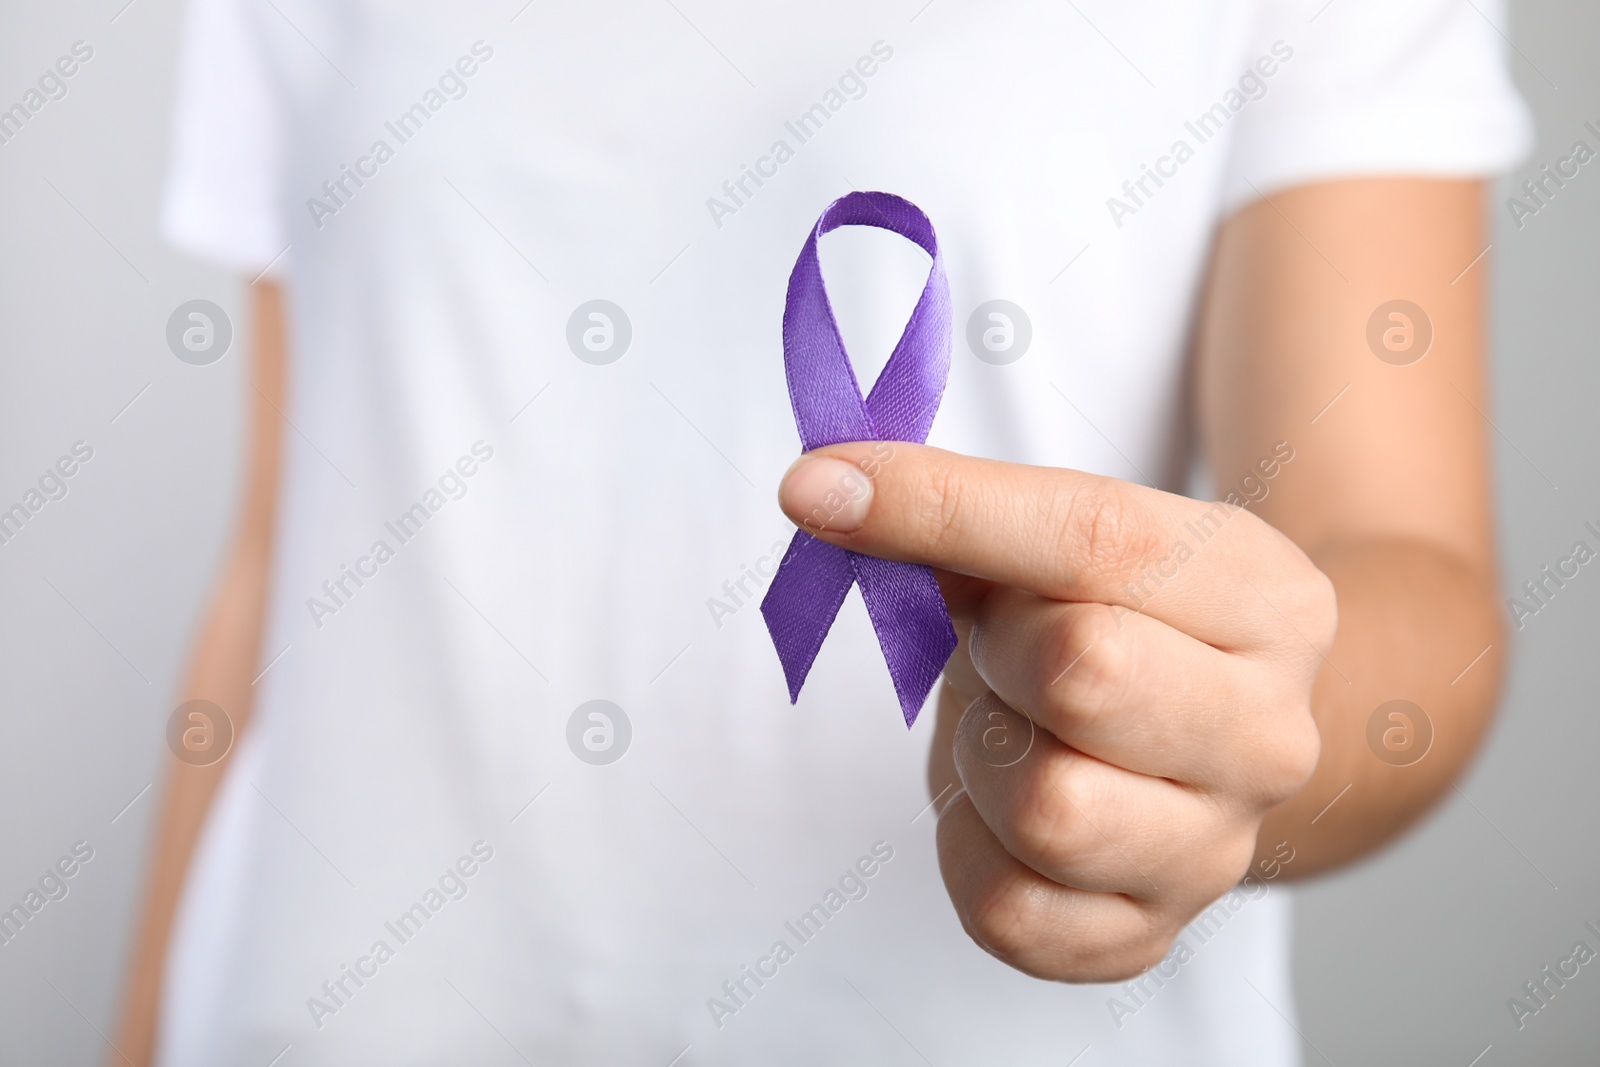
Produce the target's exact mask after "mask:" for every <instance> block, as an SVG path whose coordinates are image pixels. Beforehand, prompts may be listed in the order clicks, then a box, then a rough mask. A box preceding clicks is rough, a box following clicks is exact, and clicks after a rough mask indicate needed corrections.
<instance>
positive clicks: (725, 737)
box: [162, 0, 1529, 1067]
mask: <svg viewBox="0 0 1600 1067" xmlns="http://www.w3.org/2000/svg"><path fill="white" fill-rule="evenodd" d="M519 6H520V0H505V2H499V3H494V4H490V3H480V2H476V0H472V2H465V3H454V4H450V5H425V4H421V3H416V2H409V3H408V2H398V0H384V2H382V3H379V2H376V0H372V2H359V0H274V2H273V3H271V4H268V3H266V2H264V0H191V7H192V11H191V18H190V23H189V32H188V38H187V46H186V51H185V57H186V58H185V60H184V66H183V71H182V78H181V83H180V84H181V87H180V92H179V99H178V121H177V127H176V133H175V139H174V149H173V158H174V167H173V171H172V176H171V182H170V185H169V188H168V195H167V199H166V204H165V210H164V216H165V225H166V229H167V232H168V233H169V235H170V237H171V239H172V240H173V241H174V242H176V243H177V244H178V245H179V246H181V247H184V248H186V249H189V250H191V251H193V252H195V253H197V254H200V255H202V256H206V257H210V258H213V259H216V260H219V261H221V262H223V263H227V264H232V265H235V266H237V267H239V268H240V269H242V270H244V271H246V272H248V273H249V274H250V275H254V274H255V273H256V272H258V271H260V270H261V269H263V268H264V267H267V266H268V264H271V269H272V271H273V272H274V274H275V275H276V276H277V277H279V278H280V280H281V281H282V282H283V284H284V285H285V286H286V288H287V292H288V294H289V308H290V337H291V342H290V348H291V352H292V371H291V375H290V382H291V386H290V391H291V397H290V400H289V404H288V406H287V409H286V415H287V417H288V418H289V419H290V420H291V421H292V425H293V429H292V430H291V431H289V432H287V433H286V435H285V440H286V445H285V448H286V466H285V470H284V483H283V490H282V492H283V497H282V508H281V512H280V518H279V524H278V530H277V546H278V548H277V558H276V561H275V570H274V573H273V602H272V608H271V617H270V622H269V636H268V638H267V641H266V645H265V647H264V648H263V659H262V662H263V663H267V662H269V661H270V662H271V666H270V668H269V669H268V670H267V671H266V673H265V674H264V676H263V677H262V678H261V680H260V682H259V683H258V684H257V685H256V692H257V694H258V695H257V706H256V712H255V719H254V720H253V721H252V723H251V726H250V729H249V731H248V732H247V734H246V736H245V737H244V738H243V739H242V741H241V744H240V751H239V752H238V753H237V760H236V762H235V763H234V765H233V766H232V768H231V770H230V772H229V774H228V777H227V780H226V784H225V785H224V787H223V789H222V791H221V793H220V795H219V798H218V801H217V804H216V807H215V810H214V812H213V814H212V817H211V819H210V822H209V824H208V826H207V829H206V831H205V834H204V838H203V841H202V844H201V847H200V851H199V853H198V856H197V859H196V862H195V866H194V868H193V871H192V874H191V878H190V882H189V886H188V890H187V892H186V895H185V901H184V905H183V908H182V913H181V917H180V921H179V924H178V928H177V932H176V934H175V937H174V942H173V945H172V957H171V962H170V969H169V972H168V976H169V982H168V985H167V988H166V996H165V1002H164V1009H163V1019H164V1026H165V1029H164V1038H163V1047H162V1063H163V1064H165V1065H166V1067H216V1065H218V1064H246V1063H259V1064H266V1063H268V1062H269V1061H272V1059H273V1057H274V1056H277V1055H279V1054H280V1053H281V1054H282V1057H283V1058H282V1059H281V1060H280V1061H277V1062H280V1063H281V1064H282V1065H283V1067H300V1065H306V1064H330V1065H331V1064H338V1065H340V1067H350V1065H359V1064H375V1065H376V1064H381V1065H384V1067H401V1065H423V1064H444V1063H472V1064H475V1065H485V1067H487V1065H492V1064H517V1063H524V1062H526V1063H539V1064H546V1063H586V1064H622V1063H632V1064H643V1065H650V1064H655V1065H661V1067H664V1065H666V1064H669V1063H672V1064H676V1065H679V1067H691V1065H695V1067H703V1065H713V1064H718V1065H720V1064H728V1065H732V1064H739V1065H744V1064H757V1063H759V1064H794V1065H806V1067H814V1065H817V1064H853V1063H861V1064H874V1065H882V1064H915V1063H925V1062H926V1063H938V1064H993V1063H1006V1064H1013V1063H1015V1064H1024V1063H1027V1064H1033V1063H1038V1064H1064V1063H1068V1062H1073V1063H1076V1064H1079V1065H1080V1067H1105V1065H1112V1064H1125V1065H1131V1064H1157V1063H1183V1064H1189V1065H1216V1067H1224V1065H1226V1067H1235V1065H1238V1064H1252V1065H1281V1064H1292V1063H1296V1062H1298V1044H1299V1042H1298V1038H1297V1037H1296V1036H1295V1034H1294V1031H1293V1029H1292V1024H1291V1022H1290V1021H1289V1020H1291V1019H1292V1018H1293V1013H1294V1007H1293V1000H1294V998H1293V993H1292V990H1291V988H1290V984H1289V970H1288V918H1287V905H1286V901H1287V897H1286V892H1285V891H1284V890H1283V889H1282V888H1281V887H1279V886H1278V885H1277V884H1275V883H1272V882H1263V883H1260V884H1259V885H1258V886H1256V887H1254V888H1252V889H1250V890H1249V891H1248V892H1241V893H1238V894H1234V895H1233V896H1232V898H1229V899H1225V900H1224V901H1223V903H1222V904H1221V905H1219V907H1220V909H1221V910H1220V911H1217V910H1214V911H1213V912H1212V913H1211V914H1210V919H1209V922H1207V923H1203V924H1197V925H1196V926H1194V927H1191V928H1190V929H1189V930H1187V931H1186V932H1185V934H1184V938H1183V946H1184V948H1185V949H1186V951H1185V952H1183V953H1181V954H1176V955H1175V956H1174V957H1173V958H1172V959H1170V960H1169V962H1168V965H1164V967H1163V968H1158V971H1157V973H1156V974H1155V975H1154V976H1150V977H1147V978H1146V979H1145V980H1143V982H1142V984H1140V985H1138V986H1133V987H1125V986H1077V987H1074V986H1065V985H1057V984H1050V983H1044V982H1039V981H1035V980H1033V979H1030V978H1027V977H1024V976H1022V975H1020V974H1018V973H1015V972H1013V971H1011V970H1009V969H1008V968H1006V967H1005V966H1003V965H1002V964H1000V963H998V962H996V961H995V960H993V959H991V958H990V957H988V956H987V955H985V954H984V953H983V952H982V951H981V950H980V949H978V948H977V947H975V946H974V945H973V944H972V943H971V942H970V941H969V940H968V939H967V937H966V936H965V934H964V933H963V932H962V931H961V929H960V927H959V925H958V923H957V920H956V917H955V914H954V912H953V909H952V908H951V906H950V904H949V901H948V899H947V897H946V895H945V891H944V888H943V886H942V884H941V881H940V878H939V874H938V870H937V865H936V858H935V852H934V842H933V825H932V824H933V816H932V815H931V814H930V813H928V812H927V811H926V805H927V803H928V797H927V792H926V787H925V785H924V777H925V764H926V757H927V746H928V742H929V737H930V734H931V732H932V727H933V722H932V715H931V714H928V715H925V716H924V717H923V719H922V720H921V721H920V722H919V723H918V724H917V726H916V728H915V729H914V730H913V731H912V732H911V733H910V734H909V735H908V734H907V732H906V730H905V727H904V724H903V723H902V722H901V719H900V715H899V713H898V710H897V707H896V701H895V696H894V692H893V689H892V687H891V684H890V680H889V677H888V674H887V671H886V669H885V667H884V664H883V659H882V656H881V653H880V652H879V650H878V646H877V642H876V640H875V639H874V637H873V634H872V632H871V629H870V626H869V624H868V623H867V620H866V615H865V611H864V609H863V608H862V606H861V603H860V600H859V596H858V595H857V594H855V593H852V595H851V597H850V599H849V600H848V601H847V602H846V604H845V607H844V609H843V611H842V612H841V615H840V618H839V621H838V623H837V624H836V625H835V627H834V629H833V631H832V633H831V634H830V635H829V636H828V639H827V642H826V643H825V644H824V646H823V648H822V652H821V655H820V657H819V658H818V660H817V662H816V666H815V668H814V669H813V671H812V673H811V676H810V680H809V681H808V682H807V684H806V687H805V690H804V692H803V693H802V695H801V697H800V701H799V706H797V707H791V706H790V705H789V703H788V700H787V695H786V692H785V688H784V681H783V675H782V672H781V670H780V667H779V663H778V659H777V656H776V654H775V653H774V651H773V648H772V645H771V642H770V640H769V638H768V636H767V632H766V629H765V627H764V626H763V624H762V620H761V618H760V615H759V612H758V610H757V607H756V605H757V603H758V602H759V600H760V597H761V594H762V590H763V588H764V587H765V585H766V583H767V581H768V579H769V577H770V573H771V568H772V566H773V564H774V554H775V553H778V552H781V551H782V547H783V545H784V544H785V543H786V541H787V539H788V536H789V533H790V530H791V527H790V526H789V524H788V523H787V522H786V521H785V520H784V519H783V517H782V516H781V515H780V513H779V512H778V510H777V508H776V505H775V503H774V499H773V494H774V487H775V485H776V483H777V481H778V479H779V477H780V475H781V474H782V472H783V470H784V469H785V468H786V466H787V465H788V464H789V463H790V461H791V460H792V459H793V458H794V456H795V454H796V452H797V450H798V438H797V435H796V433H795V429H794V426H793V420H792V416H791V413H790V407H789V398H788V396H787V393H786V391H785V384H784V376H783V365H782V353H781V344H780V329H779V327H780V321H781V316H782V311H783V297H784V291H785V283H786V280H787V278H788V274H789V271H790V268H791V267H792V266H793V263H794V259H795V256H796V255H797V253H798V252H799V249H800V246H801V243H802V242H803V240H804V238H805V236H806V233H807V232H808V230H809V228H810V227H811V226H812V225H813V223H814V221H815V219H816V217H817V215H818V214H819V213H820V211H821V210H822V209H823V207H824V206H826V205H827V203H828V202H829V201H831V200H832V199H834V198H835V197H837V196H840V195H842V194H844V193H846V192H848V191H849V190H850V189H851V188H861V189H882V190H887V191H890V192H894V193H898V194H900V195H902V196H905V197H907V198H908V199H910V200H912V201H914V202H915V203H916V204H918V205H919V206H921V207H922V208H923V209H924V210H926V211H927V213H928V214H929V216H930V217H931V218H932V219H933V222H934V225H935V227H936V228H937V229H938V232H939V235H940V239H941V243H942V247H943V249H944V253H945V257H946V263H947V266H948V270H949V275H950V281H951V287H952V294H953V301H954V308H955V320H956V327H955V329H956V338H955V358H954V366H953V368H952V371H951V374H950V383H949V389H948V391H947V393H946V395H945V399H944V402H943V405H942V408H941V410H940V413H939V416H938V419H937V421H936V422H935V424H934V429H933V433H932V436H931V438H930V442H931V443H933V444H937V445H941V446H943V447H946V448H952V449H956V450H959V451H962V452H968V453H975V454H979V455H985V456H991V457H996V458H999V459H1004V460H1013V461H1020V462H1029V463H1041V464H1053V465H1060V466H1065V467H1074V468H1080V469H1086V470H1092V471H1098V472H1102V473H1106V474H1110V475H1115V476H1119V477H1124V478H1130V479H1137V480H1145V479H1149V480H1151V481H1152V482H1153V483H1154V484H1156V485H1158V486H1161V487H1164V488H1172V489H1179V488H1181V487H1182V485H1183V479H1184V475H1185V472H1186V469H1187V464H1188V456H1189V450H1188V431H1187V420H1186V418H1185V403H1186V401H1185V397H1184V392H1183V385H1182V355H1183V352H1184V348H1185V339H1186V337H1187V335H1188V332H1189V329H1190V322H1191V317H1192V312H1193V307H1194V302H1195V297H1196V293H1197V290H1198V287H1199V284H1200V281H1201V274H1202V271H1203V268H1204V264H1205V262H1206V256H1207V250H1208V245H1209V242H1210V240H1211V236H1212V234H1213V232H1214V229H1215V227H1216V225H1217V224H1218V221H1219V219H1220V218H1221V217H1222V216H1223V215H1224V214H1225V213H1227V212H1228V211H1230V210H1232V209H1233V208H1234V207H1236V206H1238V205H1239V204H1241V203H1243V202H1244V201H1245V200H1246V199H1247V198H1248V197H1250V196H1253V195H1254V191H1255V190H1260V191H1262V192H1266V193H1269V194H1270V193H1271V192H1272V191H1273V190H1275V189H1278V188H1282V187H1284V186H1286V185H1289V184H1293V183H1297V182H1304V181H1311V180H1317V179H1324V178H1328V177H1336V176H1340V175H1352V174H1372V173H1393V172H1408V173H1425V174H1435V175H1476V174H1486V173H1491V172H1494V171H1496V170H1498V169H1502V168H1504V167H1506V166H1508V165H1509V164H1511V163H1512V162H1514V161H1515V159H1516V158H1517V157H1518V156H1519V154H1520V153H1521V152H1522V151H1523V150H1524V148H1525V146H1526V143H1527V141H1528V136H1529V130H1528V121H1527V118H1526V115H1525V112H1524V109H1523V107H1522V105H1521V103H1520V102H1519V100H1518V99H1517V97H1516V95H1515V93H1514V91H1513V90H1512V88H1511V86H1510V84H1509V82H1508V79H1507V75H1506V71H1505V69H1504V65H1503V61H1502V58H1501V54H1500V53H1501V48H1502V44H1501V41H1500V38H1499V37H1498V36H1497V34H1496V32H1495V30H1494V29H1493V27H1491V26H1490V25H1489V24H1488V22H1487V21H1486V20H1485V17H1484V15H1485V14H1486V15H1487V16H1488V17H1489V18H1499V17H1500V14H1499V12H1500V5H1498V4H1496V3H1490V2H1483V3H1479V4H1478V5H1477V10H1475V9H1474V7H1473V6H1472V5H1468V4H1465V3H1457V2H1443V0H1412V2H1399V0H1333V2H1332V3H1331V4H1328V5H1327V6H1325V7H1323V6H1322V0H1307V2H1305V3H1266V2H1261V0H1209V2H1198V0H1154V2H1151V3H1144V4H1138V5H1131V4H1120V5H1119V4H1114V3H1099V2H1095V3H1089V2H1080V3H1079V4H1076V5H1071V4H1068V5H1053V4H1048V5H1047V4H1021V3H1012V2H1009V0H1007V2H1000V3H987V4H970V3H958V2H954V0H933V2H932V3H930V4H927V5H921V6H920V9H919V0H903V2H896V3H878V2H864V0H817V2H814V3H807V4H795V5H770V6H758V5H753V4H751V3H749V2H748V0H745V2H733V0H671V2H662V0H639V2H626V0H588V2H585V3H581V4H579V3H565V4H559V3H549V2H535V3H532V4H530V5H528V6H526V7H524V8H522V10H520V11H519V10H518V8H519ZM768 7H769V8H770V9H766V8H768ZM1319 8H1320V10H1319ZM1480 11H1482V12H1483V13H1484V14H1480V13H1479V12H1480ZM823 244H824V248H823V260H824V263H823V266H824V272H825V274H826V276H827V278H828V281H829V286H830V291H831V292H832V294H833V297H834V302H835V305H836V308H837V309H838V313H839V317H840V320H841V326H842V330H843V333H844V337H845V340H846V342H847V344H848V346H849V347H850V349H851V351H852V353H853V354H854V356H855V358H856V360H857V364H858V367H859V368H861V373H862V376H863V378H864V381H867V382H870V380H871V379H872V378H873V377H874V376H875V375H876V373H877V368H878V367H881V365H882V363H883V360H884V359H885V358H886V356H887V353H888V351H889V350H890V348H891V347H892V345H893V342H894V340H895V338H896V337H897V336H898V333H899V330H900V328H901V326H902V325H903V323H904V321H905V316H906V314H908V313H909V310H910V308H911V306H912V304H913V303H914V301H915V296H916V293H917V292H918V290H919V289H920V287H921V285H922V282H923V279H924V277H925V273H926V263H927V261H926V258H925V257H923V256H922V255H921V253H919V252H917V251H916V250H915V249H914V248H913V247H912V246H911V245H909V244H908V243H907V242H904V241H903V240H901V239H900V238H897V237H894V236H893V235H890V234H887V233H883V232H880V231H870V230H863V231H856V230H850V231H841V232H839V233H836V234H833V235H830V236H829V237H828V238H827V239H826V240H825V241H824V243H823ZM596 300H603V301H608V302H609V304H607V305H590V302H591V301H596ZM994 300H1004V301H1009V302H1010V303H1011V304H1013V305H1015V306H1016V307H1017V308H1020V309H1021V310H1022V312H1023V314H1024V315H1025V317H1026V324H1027V328H1026V330H1024V329H1023V328H1022V327H1021V326H1020V325H1019V321H1020V317H1019V316H1018V315H1017V314H1016V313H1015V312H1014V311H1012V312H1009V313H1008V314H1009V321H1010V323H1011V326H1012V329H1013V333H1012V338H1013V341H1012V344H1013V348H1012V349H1010V350H1008V351H1001V352H993V351H989V350H988V349H984V348H983V346H982V344H981V335H982V332H983V329H984V328H987V327H989V326H991V325H993V324H995V323H999V322H1001V320H995V319H991V318H989V312H990V311H992V310H993V309H992V308H985V307H983V306H982V305H985V304H986V303H987V302H989V301H994ZM619 309H620V313H619ZM1001 310H1002V312H1004V311H1005V309H1001ZM975 313H976V319H977V323H978V328H977V329H976V330H975V331H974V333H975V335H976V336H978V337H979V338H980V343H979V345H978V346H977V350H975V348H974V346H973V344H972V343H971V342H970V341H969V338H968V329H969V320H971V319H973V318H974V316H975ZM597 316H598V317H597ZM1002 325H1003V323H1002ZM1002 334H1003V330H1002ZM1024 334H1027V335H1028V338H1029V339H1028V341H1027V347H1026V349H1025V350H1021V349H1020V348H1018V347H1017V346H1018V345H1019V344H1020V341H1019V340H1018V339H1019V338H1021V337H1022V336H1023V335H1024ZM1002 339H1003V337H1002ZM978 350H981V351H983V353H984V356H985V357H986V358H980V357H979V355H978V354H977V351H978ZM1018 351H1021V355H1020V357H1018V356H1017V353H1018ZM619 353H620V356H619ZM1011 357H1016V358H1011ZM1008 359H1009V360H1010V361H1009V362H1008V361H1007V360H1008ZM597 700H599V701H608V702H610V703H609V704H604V705H590V704H589V703H588V702H591V701H597ZM616 709H621V714H618V712H617V710H616ZM597 715H598V716H599V717H595V716H597ZM618 752H622V753H624V754H623V755H622V756H621V758H620V759H616V760H614V761H613V762H609V763H601V762H599V761H600V760H603V759H605V758H607V757H611V756H615V755H616V754H617V753H618ZM780 946H782V947H781V948H780ZM286 1050H287V1051H286ZM1085 1050H1087V1051H1085ZM1075 1056H1081V1058H1079V1059H1076V1060H1074V1059H1073V1057H1075ZM674 1057H678V1058H677V1059H674Z"/></svg>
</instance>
